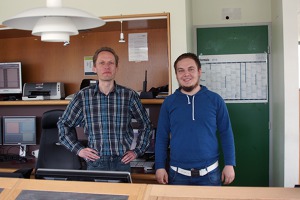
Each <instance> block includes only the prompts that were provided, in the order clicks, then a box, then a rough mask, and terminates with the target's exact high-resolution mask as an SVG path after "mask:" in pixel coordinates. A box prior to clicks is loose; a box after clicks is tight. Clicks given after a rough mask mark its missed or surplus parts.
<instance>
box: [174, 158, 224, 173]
mask: <svg viewBox="0 0 300 200" xmlns="http://www.w3.org/2000/svg"><path fill="white" fill-rule="evenodd" d="M218 166H219V163H218V161H216V162H215V163H214V164H212V165H210V166H208V167H207V168H204V169H191V170H186V169H181V168H179V167H174V166H171V169H173V170H174V171H176V172H178V173H179V174H182V175H185V176H193V177H194V176H205V175H206V174H208V173H209V172H211V171H212V170H214V169H216V168H217V167H218Z"/></svg>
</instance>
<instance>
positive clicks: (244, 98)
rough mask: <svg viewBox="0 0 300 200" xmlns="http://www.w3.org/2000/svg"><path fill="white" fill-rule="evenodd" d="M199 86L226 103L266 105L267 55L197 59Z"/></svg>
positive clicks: (219, 56)
mask: <svg viewBox="0 0 300 200" xmlns="http://www.w3.org/2000/svg"><path fill="white" fill-rule="evenodd" d="M199 59H200V62H201V68H202V75H201V78H200V84H202V85H205V86H206V87H207V88H208V89H209V90H211V91H214V92H216V93H218V94H219V95H221V96H222V97H223V99H224V100H225V102H226V103H263V102H268V54H267V53H262V54H228V55H200V56H199Z"/></svg>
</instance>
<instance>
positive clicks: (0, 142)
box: [0, 118, 2, 145]
mask: <svg viewBox="0 0 300 200" xmlns="http://www.w3.org/2000/svg"><path fill="white" fill-rule="evenodd" d="M0 145H2V119H1V118H0Z"/></svg>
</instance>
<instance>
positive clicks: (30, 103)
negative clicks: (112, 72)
mask: <svg viewBox="0 0 300 200" xmlns="http://www.w3.org/2000/svg"><path fill="white" fill-rule="evenodd" d="M163 101H164V99H141V102H142V104H162V103H163ZM69 102H70V101H69V100H39V101H35V100H33V101H22V100H17V101H0V106H55V105H68V104H69Z"/></svg>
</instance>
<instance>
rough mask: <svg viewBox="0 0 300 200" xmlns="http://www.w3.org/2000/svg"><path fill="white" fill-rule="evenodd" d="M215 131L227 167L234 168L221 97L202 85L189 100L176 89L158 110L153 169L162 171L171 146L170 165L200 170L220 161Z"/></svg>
mask: <svg viewBox="0 0 300 200" xmlns="http://www.w3.org/2000/svg"><path fill="white" fill-rule="evenodd" d="M217 130H218V133H219V134H220V141H221V145H222V150H223V153H224V161H225V164H226V165H233V166H235V164H236V163H235V146H234V137H233V132H232V128H231V123H230V118H229V115H228V111H227V108H226V104H225V102H224V100H223V99H222V97H221V96H219V95H218V94H217V93H214V92H212V91H209V90H208V89H207V88H206V87H205V86H202V85H201V90H200V91H199V92H197V93H196V94H195V95H193V96H189V95H186V94H183V93H182V92H180V90H179V89H177V90H176V91H175V92H174V94H172V95H170V96H169V97H167V98H166V99H165V101H164V102H163V104H162V106H161V110H160V115H159V120H158V127H157V135H156V143H155V166H156V169H160V168H165V164H166V159H167V149H168V147H169V145H170V165H172V166H176V167H181V168H184V169H191V168H198V169H200V168H203V167H207V166H209V165H211V164H212V163H214V162H215V161H217V160H218V159H219V143H218V138H217Z"/></svg>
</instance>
